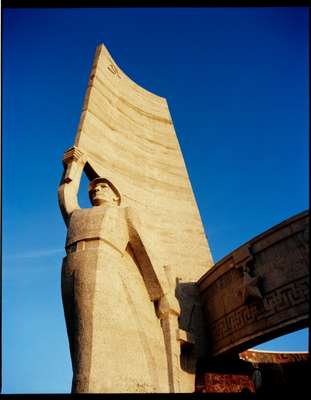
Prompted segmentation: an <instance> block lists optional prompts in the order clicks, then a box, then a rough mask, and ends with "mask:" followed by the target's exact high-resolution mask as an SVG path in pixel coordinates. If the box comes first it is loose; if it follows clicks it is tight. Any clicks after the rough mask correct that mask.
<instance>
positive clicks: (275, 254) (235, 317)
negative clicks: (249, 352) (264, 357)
mask: <svg viewBox="0 0 311 400" xmlns="http://www.w3.org/2000/svg"><path fill="white" fill-rule="evenodd" d="M308 224H309V213H308V211H306V212H303V213H300V214H298V215H296V216H294V217H292V218H289V219H288V220H286V221H284V222H283V223H281V224H279V225H276V226H275V227H273V228H271V229H269V230H268V231H266V232H264V233H263V234H261V235H260V236H257V237H256V238H254V239H252V240H251V241H249V242H248V243H246V244H245V245H243V246H241V247H240V248H238V249H237V250H235V251H234V252H232V253H231V254H229V255H228V256H226V257H225V258H224V259H222V260H221V261H220V262H218V263H217V264H216V265H215V266H214V267H213V268H212V269H210V270H209V271H208V272H207V273H206V274H205V275H204V276H203V277H202V278H200V280H199V281H198V285H199V288H200V293H201V299H202V303H203V307H204V316H205V322H206V325H207V327H208V340H209V355H210V356H215V355H220V354H224V353H230V352H235V353H237V352H240V351H243V350H245V349H248V348H250V347H252V346H254V345H256V344H259V343H262V342H264V341H266V340H269V339H272V338H274V337H276V336H279V335H280V334H285V333H289V332H291V331H293V330H295V329H297V328H300V327H303V326H306V325H307V324H308V320H309V257H308V255H309V242H308V237H309V233H308V232H309V225H308Z"/></svg>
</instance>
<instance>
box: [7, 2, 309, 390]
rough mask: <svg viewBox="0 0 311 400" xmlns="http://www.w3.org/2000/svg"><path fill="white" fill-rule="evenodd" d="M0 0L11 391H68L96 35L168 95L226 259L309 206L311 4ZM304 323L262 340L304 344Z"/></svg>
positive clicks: (211, 235)
mask: <svg viewBox="0 0 311 400" xmlns="http://www.w3.org/2000/svg"><path fill="white" fill-rule="evenodd" d="M2 12H3V24H2V36H3V42H2V68H3V82H2V84H3V87H2V118H3V122H2V125H3V126H2V128H3V131H2V146H3V150H2V168H3V171H2V179H3V191H2V201H3V303H2V310H3V316H2V323H3V329H2V335H3V338H2V345H3V348H2V349H3V352H2V380H3V392H4V393H68V392H69V391H70V386H71V376H72V371H71V364H70V356H69V348H68V341H67V335H66V329H65V323H64V316H63V310H62V303H61V293H60V268H61V261H62V257H63V256H64V250H63V248H64V243H65V236H66V229H65V225H64V223H63V221H62V217H61V214H60V211H59V208H58V203H57V187H58V184H59V181H60V178H61V174H62V164H61V159H62V154H63V152H64V150H66V149H68V148H69V147H71V145H72V144H73V140H74V137H75V134H76V130H77V127H78V122H79V118H80V113H81V108H82V103H83V98H84V95H85V90H86V86H87V82H88V77H89V72H90V69H91V65H92V61H93V57H94V54H95V49H96V46H97V45H98V44H100V43H104V44H105V45H106V47H107V48H108V50H109V51H110V53H111V55H112V57H113V58H114V60H115V61H116V63H117V64H118V65H119V66H120V68H121V69H122V70H123V71H124V72H125V73H126V74H127V75H128V76H129V77H130V78H132V79H133V80H134V81H135V82H137V83H138V84H139V85H141V86H143V87H144V88H146V89H148V90H149V91H152V92H154V93H156V94H158V95H160V96H163V97H166V98H167V100H168V103H169V107H170V112H171V115H172V118H173V121H174V126H175V130H176V132H177V136H178V139H179V142H180V145H181V148H182V151H183V155H184V159H185V162H186V164H187V168H188V172H189V175H190V178H191V182H192V186H193V190H194V193H195V196H196V199H197V203H198V206H199V210H200V213H201V217H202V221H203V224H204V227H205V231H206V234H207V236H208V240H209V244H210V247H211V250H212V254H213V257H214V260H215V261H218V260H220V259H221V258H222V257H224V256H225V255H226V254H228V253H229V252H230V251H232V250H234V249H235V248H236V247H238V246H240V245H241V244H243V243H244V242H246V241H248V240H250V239H251V238H252V237H254V236H256V235H258V234H260V233H261V232H263V231H265V230H266V229H268V228H270V227H271V226H273V225H275V224H277V223H279V222H281V221H283V220H284V219H286V218H288V217H291V216H293V215H295V214H296V213H299V212H301V211H303V210H305V209H307V208H308V207H309V195H308V193H309V187H308V182H309V176H308V158H309V154H308V148H309V139H308V132H309V114H308V110H309V97H308V96H309V93H308V87H309V82H308V73H309V55H308V29H309V26H308V25H309V21H308V9H307V8H298V7H297V8H272V7H271V8H155V9H153V8H143V9H139V8H133V9H126V8H119V9H117V8H116V9H113V8H107V9H105V8H102V9H66V8H64V9H5V10H2ZM82 188H84V189H85V185H82ZM80 203H81V205H82V206H85V205H87V194H86V193H84V194H83V193H81V195H80ZM307 335H308V331H307V330H306V329H305V330H301V331H299V332H296V333H295V334H292V335H290V336H287V337H283V338H279V339H277V340H275V341H273V342H272V343H265V344H263V345H262V346H260V347H261V348H264V349H267V350H276V351H277V350H283V351H291V350H292V351H306V350H308V339H307Z"/></svg>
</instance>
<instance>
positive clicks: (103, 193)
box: [89, 177, 121, 206]
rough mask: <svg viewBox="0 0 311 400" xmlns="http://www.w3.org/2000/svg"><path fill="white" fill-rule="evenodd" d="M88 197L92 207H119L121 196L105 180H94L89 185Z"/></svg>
mask: <svg viewBox="0 0 311 400" xmlns="http://www.w3.org/2000/svg"><path fill="white" fill-rule="evenodd" d="M89 196H90V200H91V203H92V204H93V206H102V205H107V204H111V205H118V206H119V205H120V204H121V194H120V192H119V191H118V189H117V188H116V187H115V186H114V185H113V184H112V183H111V182H110V181H109V180H108V179H106V178H100V177H99V178H95V179H93V180H92V181H91V182H90V184H89Z"/></svg>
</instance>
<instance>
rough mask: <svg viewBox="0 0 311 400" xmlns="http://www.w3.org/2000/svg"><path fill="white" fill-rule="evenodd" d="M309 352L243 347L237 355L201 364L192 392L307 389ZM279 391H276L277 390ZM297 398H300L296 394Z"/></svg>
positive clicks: (262, 391) (267, 391)
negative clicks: (194, 389) (243, 349)
mask: <svg viewBox="0 0 311 400" xmlns="http://www.w3.org/2000/svg"><path fill="white" fill-rule="evenodd" d="M308 367H309V353H307V352H302V353H301V352H292V353H290V352H270V351H269V352H268V351H258V350H246V351H244V352H242V353H240V354H239V355H238V356H237V354H235V355H234V356H232V357H226V358H219V357H218V358H217V357H216V358H213V359H210V360H208V361H206V363H205V365H201V371H200V373H198V375H197V381H196V391H197V392H201V393H238V392H241V391H242V390H246V389H247V390H248V391H249V392H253V393H254V392H256V394H262V395H265V396H267V397H264V398H270V397H269V394H271V392H274V393H277V392H278V391H281V392H282V393H285V392H286V391H287V390H290V391H293V392H294V393H296V395H298V394H299V393H303V394H304V395H305V394H306V392H307V391H308V387H309V382H308V380H309V379H308V374H309V372H310V371H309V368H308ZM281 392H279V394H280V393H281ZM305 397H306V396H303V397H302V398H305ZM299 398H300V397H299Z"/></svg>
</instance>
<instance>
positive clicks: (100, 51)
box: [94, 43, 167, 106]
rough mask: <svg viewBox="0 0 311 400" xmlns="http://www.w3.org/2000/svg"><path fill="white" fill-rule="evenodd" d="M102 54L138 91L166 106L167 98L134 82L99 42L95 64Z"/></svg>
mask: <svg viewBox="0 0 311 400" xmlns="http://www.w3.org/2000/svg"><path fill="white" fill-rule="evenodd" d="M101 55H104V56H106V57H109V58H110V59H111V60H112V61H113V63H114V64H115V65H116V66H117V67H118V70H119V71H121V73H122V75H124V77H125V78H126V79H128V80H129V81H130V83H131V84H132V85H134V86H135V88H136V89H138V90H139V91H141V92H143V93H144V94H146V95H147V96H150V97H152V98H155V99H157V100H158V101H160V102H162V103H164V105H165V106H167V99H166V98H165V97H163V96H159V95H158V94H156V93H154V92H152V91H150V90H148V89H145V88H144V87H143V86H141V85H140V84H138V83H137V82H135V81H134V80H133V79H132V78H130V77H129V76H128V75H127V74H126V73H125V72H124V71H123V69H122V68H120V67H119V65H118V64H117V63H116V62H115V60H114V58H113V57H112V55H111V53H110V52H109V50H108V49H107V47H106V46H105V45H104V43H100V44H99V45H98V46H97V47H96V54H95V62H94V64H97V63H98V61H99V59H100V56H101Z"/></svg>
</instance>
